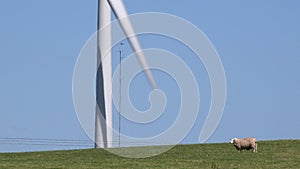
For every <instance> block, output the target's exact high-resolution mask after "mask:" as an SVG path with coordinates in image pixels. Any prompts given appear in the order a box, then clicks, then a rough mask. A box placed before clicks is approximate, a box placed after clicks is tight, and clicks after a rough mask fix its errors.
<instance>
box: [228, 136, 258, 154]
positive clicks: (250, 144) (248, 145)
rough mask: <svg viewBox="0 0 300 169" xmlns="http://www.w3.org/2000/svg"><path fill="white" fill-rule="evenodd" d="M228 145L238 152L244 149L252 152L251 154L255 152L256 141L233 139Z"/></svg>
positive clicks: (251, 139)
mask: <svg viewBox="0 0 300 169" xmlns="http://www.w3.org/2000/svg"><path fill="white" fill-rule="evenodd" d="M230 143H232V144H233V145H234V147H235V148H236V149H237V150H239V151H240V152H241V151H242V150H244V149H246V150H251V149H252V150H253V152H257V141H256V138H241V139H239V138H233V139H231V141H230Z"/></svg>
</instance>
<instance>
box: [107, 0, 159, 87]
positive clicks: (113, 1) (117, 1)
mask: <svg viewBox="0 0 300 169" xmlns="http://www.w3.org/2000/svg"><path fill="white" fill-rule="evenodd" d="M107 1H108V3H109V5H110V6H111V9H112V10H113V12H114V14H115V16H116V17H117V19H118V20H119V23H120V25H121V27H122V29H123V31H124V32H125V34H126V36H127V38H128V41H129V43H130V45H131V47H132V49H133V50H134V52H135V53H136V55H137V58H138V61H139V63H140V65H141V66H142V68H143V69H144V72H145V74H146V76H147V78H148V81H149V82H150V85H151V87H152V89H157V86H156V82H155V80H154V78H153V76H152V73H151V71H150V69H149V67H148V64H147V61H146V58H145V55H144V53H143V51H142V48H141V45H140V43H139V41H138V39H137V37H136V34H135V31H134V29H133V26H132V24H131V21H130V19H129V17H128V14H127V11H126V9H125V5H124V3H123V1H122V0H107Z"/></svg>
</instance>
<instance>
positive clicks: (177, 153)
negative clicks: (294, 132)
mask: <svg viewBox="0 0 300 169" xmlns="http://www.w3.org/2000/svg"><path fill="white" fill-rule="evenodd" d="M148 148H149V147H148ZM127 149H128V148H127ZM131 149H132V148H131ZM150 149H152V150H154V149H155V147H152V148H150ZM150 149H149V150H150ZM138 150H139V148H135V151H138ZM0 168H1V169H3V168H20V169H21V168H22V169H23V168H38V169H41V168H72V169H75V168H80V169H81V168H105V169H110V168H122V169H126V168H142V169H146V168H149V169H150V168H151V169H152V168H163V169H168V168H170V169H171V168H188V169H189V168H205V169H230V168H241V169H248V168H249V169H254V168H255V169H260V168H270V169H277V168H278V169H283V168H288V169H293V168H295V169H300V140H278V141H260V142H259V143H258V153H252V152H251V151H243V152H241V153H240V152H238V151H236V150H235V149H234V147H233V146H232V145H231V144H229V143H220V144H219V143H218V144H195V145H178V146H175V147H174V148H172V149H171V150H169V151H167V152H165V153H163V154H161V155H158V156H154V157H149V158H141V159H134V158H126V157H120V156H117V155H114V154H111V153H109V152H107V151H105V150H103V149H88V150H71V151H50V152H28V153H0Z"/></svg>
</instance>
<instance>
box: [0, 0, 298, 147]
mask: <svg viewBox="0 0 300 169" xmlns="http://www.w3.org/2000/svg"><path fill="white" fill-rule="evenodd" d="M124 3H125V5H126V7H127V10H128V13H129V14H133V13H139V12H164V13H170V14H173V15H177V16H179V17H182V18H184V19H186V20H188V21H190V22H191V23H193V24H194V25H196V26H197V27H198V28H199V29H201V30H202V31H203V32H204V33H205V34H206V35H207V36H208V38H209V39H210V40H211V41H212V43H213V44H214V46H215V48H216V49H217V51H218V53H219V55H220V58H221V60H222V62H223V66H224V69H225V73H226V78H227V101H226V107H225V111H224V114H223V118H222V120H221V123H220V125H219V126H218V128H217V130H216V131H215V133H214V134H213V136H212V137H211V138H210V139H209V140H208V142H227V141H228V140H229V139H230V138H232V137H247V136H253V137H257V138H258V139H259V140H268V139H294V138H298V139H299V138H300V125H299V119H300V107H299V104H300V31H299V30H300V22H299V19H300V1H298V0H286V1H282V0H265V1H259V0H253V1H247V2H246V1H243V2H241V1H238V0H227V1H205V2H204V1H196V0H186V1H173V0H164V1H159V0H151V1H150V0H148V1H147V0H144V1H134V0H124ZM96 16H97V1H96V0H94V1H84V0H76V1H74V0H59V1H58V0H52V1H40V0H26V1H14V0H11V1H1V2H0V25H1V26H0V77H1V83H0V103H1V104H0V152H5V151H34V150H49V149H69V148H88V147H91V146H92V144H91V143H90V142H88V141H87V142H86V141H81V142H80V141H78V140H88V137H87V136H86V134H85V133H84V131H83V130H82V128H81V126H80V124H79V122H78V119H77V117H76V113H75V110H74V107H73V102H72V75H73V69H74V65H75V62H76V59H77V56H78V54H79V52H80V49H81V48H82V46H83V45H84V43H85V42H86V40H87V39H88V38H89V37H90V36H91V35H92V34H93V33H94V32H95V31H96ZM140 38H141V42H142V46H143V47H144V48H148V47H157V48H159V47H160V48H163V49H166V50H170V51H172V50H174V51H172V52H174V53H177V54H179V55H180V56H184V55H186V54H187V53H185V49H183V48H182V49H181V50H179V49H178V48H176V49H174V48H175V47H173V46H172V43H170V44H168V45H167V44H163V42H164V38H162V37H161V42H160V43H157V41H155V37H147V36H142V37H140ZM165 40H166V39H165ZM166 41H168V40H166ZM175 43H176V42H174V45H175V46H176V45H178V44H175ZM115 50H117V48H116V49H115ZM124 51H125V53H126V51H127V52H128V53H129V51H130V48H129V45H128V43H126V42H125V47H124ZM113 56H114V57H118V55H117V52H115V53H114V54H113ZM183 59H184V60H185V61H186V62H187V64H189V66H190V67H191V69H192V70H193V73H194V74H195V76H196V78H197V81H198V83H201V88H200V92H201V93H203V98H202V95H201V101H202V102H201V108H200V111H203V113H200V115H199V117H198V119H197V122H196V124H195V126H194V127H193V129H192V131H191V132H190V134H189V135H188V136H187V137H186V138H185V140H184V141H183V143H198V137H199V132H200V130H201V127H202V125H203V121H204V118H205V117H206V115H205V112H207V110H208V108H209V102H210V97H209V92H210V89H209V82H208V79H207V75H205V70H204V68H203V66H202V65H201V63H193V61H192V60H188V59H187V58H183ZM115 64H116V63H115ZM157 76H159V75H157ZM158 78H159V77H158ZM141 86H142V85H138V83H136V84H133V87H135V88H136V90H138V91H145V90H146V89H144V88H143V87H141ZM147 90H148V89H147ZM147 90H146V91H147ZM138 93H140V92H138ZM175 93H176V92H175ZM174 95H176V94H174ZM141 96H144V97H143V98H145V99H140V98H141ZM132 97H133V102H134V104H135V105H136V106H137V107H138V108H141V109H145V108H147V106H149V105H148V102H147V99H148V96H147V93H142V94H141V95H139V96H134V94H133V96H132ZM135 97H136V98H138V99H136V98H135ZM169 97H174V96H172V92H171V94H170V96H169ZM174 107H175V108H176V106H174ZM174 107H173V108H174ZM123 125H124V126H122V128H123V129H124V132H126V133H130V132H132V130H131V128H130V126H126V123H123ZM126 127H127V128H126ZM161 127H162V128H163V127H165V126H163V125H162V126H161ZM147 129H148V130H149V132H150V131H151V128H147V127H145V128H143V130H145V131H143V132H142V131H137V132H135V134H145V133H147V132H148V131H147ZM16 138H26V139H16ZM37 139H42V140H37ZM50 139H59V140H50ZM65 139H68V140H65ZM56 141H57V142H56ZM63 141H65V142H66V145H62V144H63ZM56 143H57V145H54V144H56ZM70 144H72V145H70Z"/></svg>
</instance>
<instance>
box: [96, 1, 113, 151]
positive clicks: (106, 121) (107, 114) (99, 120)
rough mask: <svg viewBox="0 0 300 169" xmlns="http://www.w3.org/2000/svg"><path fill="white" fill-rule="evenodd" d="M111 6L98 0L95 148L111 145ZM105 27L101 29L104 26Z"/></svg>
mask: <svg viewBox="0 0 300 169" xmlns="http://www.w3.org/2000/svg"><path fill="white" fill-rule="evenodd" d="M110 22H111V8H110V6H109V4H108V3H107V1H106V0H98V25H97V29H98V32H97V62H98V63H97V68H98V70H97V82H96V100H97V106H96V118H95V148H99V147H103V148H110V147H112V146H113V145H112V142H113V140H112V128H111V126H112V82H111V81H112V80H111V78H112V77H111V75H112V66H111V52H106V51H109V49H110V48H111V27H110V26H109V24H110ZM104 27H105V29H101V28H104Z"/></svg>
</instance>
